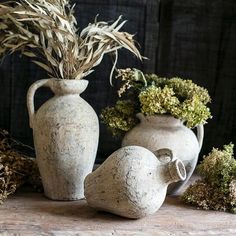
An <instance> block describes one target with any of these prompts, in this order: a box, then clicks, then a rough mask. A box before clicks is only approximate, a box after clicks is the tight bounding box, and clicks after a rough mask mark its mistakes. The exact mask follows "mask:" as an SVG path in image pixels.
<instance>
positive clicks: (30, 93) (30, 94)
mask: <svg viewBox="0 0 236 236" xmlns="http://www.w3.org/2000/svg"><path fill="white" fill-rule="evenodd" d="M49 81H50V79H42V80H38V81H36V82H35V83H33V84H32V85H31V86H30V88H29V90H28V93H27V108H28V113H29V125H30V128H33V125H34V116H35V110H34V95H35V93H36V91H37V90H38V89H39V88H40V87H50V83H49Z"/></svg>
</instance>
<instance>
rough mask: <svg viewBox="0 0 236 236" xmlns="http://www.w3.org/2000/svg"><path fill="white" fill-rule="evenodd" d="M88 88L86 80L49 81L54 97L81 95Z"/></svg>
mask: <svg viewBox="0 0 236 236" xmlns="http://www.w3.org/2000/svg"><path fill="white" fill-rule="evenodd" d="M87 86H88V81H87V80H67V79H51V80H50V88H51V90H52V91H53V92H54V94H56V95H68V94H78V95H79V94H81V93H82V92H84V91H85V89H86V88H87Z"/></svg>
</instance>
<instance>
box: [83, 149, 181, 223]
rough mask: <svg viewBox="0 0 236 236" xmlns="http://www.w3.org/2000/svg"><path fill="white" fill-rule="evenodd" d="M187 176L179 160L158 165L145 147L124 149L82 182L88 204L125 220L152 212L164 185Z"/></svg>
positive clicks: (158, 206) (161, 200)
mask: <svg viewBox="0 0 236 236" xmlns="http://www.w3.org/2000/svg"><path fill="white" fill-rule="evenodd" d="M185 177H186V172H185V167H184V165H183V163H182V162H181V161H180V160H175V161H173V162H172V161H171V162H168V163H165V164H164V163H162V162H160V161H159V160H158V159H157V158H156V156H155V155H154V154H153V153H152V152H150V151H149V150H147V149H146V148H143V147H139V146H127V147H123V148H121V149H119V150H117V151H116V152H114V153H113V154H111V155H110V156H109V157H108V159H106V161H105V162H104V163H103V164H102V165H101V166H100V167H99V168H98V169H96V170H95V171H94V172H93V173H91V174H89V175H88V176H87V177H86V179H85V197H86V199H87V202H88V205H89V206H91V207H93V208H96V209H98V210H102V211H108V212H111V213H114V214H117V215H120V216H124V217H128V218H134V219H136V218H141V217H144V216H146V215H149V214H153V213H155V212H156V211H157V210H158V209H159V208H160V207H161V205H162V203H163V202H164V200H165V196H166V190H167V186H168V185H169V184H170V183H172V182H176V181H179V180H184V179H185Z"/></svg>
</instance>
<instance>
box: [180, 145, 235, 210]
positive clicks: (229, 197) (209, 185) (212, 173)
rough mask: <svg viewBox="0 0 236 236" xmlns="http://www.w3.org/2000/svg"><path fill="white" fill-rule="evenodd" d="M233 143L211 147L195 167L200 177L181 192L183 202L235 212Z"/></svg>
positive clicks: (204, 207)
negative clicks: (220, 148) (222, 147)
mask: <svg viewBox="0 0 236 236" xmlns="http://www.w3.org/2000/svg"><path fill="white" fill-rule="evenodd" d="M233 147H234V145H233V144H229V145H225V146H224V149H223V150H218V149H217V148H213V150H212V151H211V153H209V154H208V155H207V156H204V158H203V161H202V163H201V164H200V165H199V166H198V167H197V171H198V173H199V174H200V175H201V177H202V179H201V180H198V181H197V182H195V183H194V184H193V185H191V186H190V187H189V188H188V189H187V190H186V191H185V193H184V194H183V196H182V199H183V201H184V202H186V203H189V204H192V205H195V206H197V207H199V208H202V209H206V210H208V209H212V210H219V211H229V212H232V213H236V160H235V159H234V157H233Z"/></svg>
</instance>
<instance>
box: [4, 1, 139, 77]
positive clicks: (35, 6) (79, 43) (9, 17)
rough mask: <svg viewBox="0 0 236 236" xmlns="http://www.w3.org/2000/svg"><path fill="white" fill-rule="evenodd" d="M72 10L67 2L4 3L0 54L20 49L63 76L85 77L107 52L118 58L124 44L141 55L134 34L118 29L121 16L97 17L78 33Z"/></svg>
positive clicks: (72, 7) (54, 72)
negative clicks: (101, 19) (111, 18)
mask: <svg viewBox="0 0 236 236" xmlns="http://www.w3.org/2000/svg"><path fill="white" fill-rule="evenodd" d="M12 5H13V6H12ZM73 9H74V6H71V5H70V1H69V0H20V1H19V2H18V3H16V2H8V3H5V4H0V55H3V54H6V53H14V52H16V51H20V52H21V53H22V54H24V55H25V56H28V57H30V58H32V61H33V62H34V63H36V64H37V65H38V66H40V67H42V68H43V69H44V70H46V71H47V72H48V73H49V76H50V77H56V78H61V79H81V78H83V77H85V76H87V75H88V74H90V73H92V72H93V68H94V67H95V66H97V65H99V64H100V63H101V61H102V59H103V56H104V55H105V54H107V53H114V54H115V56H116V60H115V62H117V57H118V50H119V49H121V48H126V49H127V50H129V51H130V52H131V53H133V54H134V55H136V56H137V57H138V58H139V59H142V57H141V55H140V53H139V51H138V49H137V48H136V46H135V42H134V40H133V35H131V34H128V33H126V32H120V31H119V30H120V29H121V28H122V26H123V25H124V24H125V22H126V21H121V17H119V18H118V19H117V20H116V21H115V22H114V23H113V24H111V25H109V24H108V23H107V22H97V20H95V22H94V23H93V24H89V25H88V26H87V27H86V28H85V29H83V30H82V31H81V33H80V35H78V28H77V27H78V26H77V21H76V19H75V17H74V11H73ZM115 64H116V63H115ZM114 66H115V65H114ZM113 70H114V67H113V69H112V72H113Z"/></svg>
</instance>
